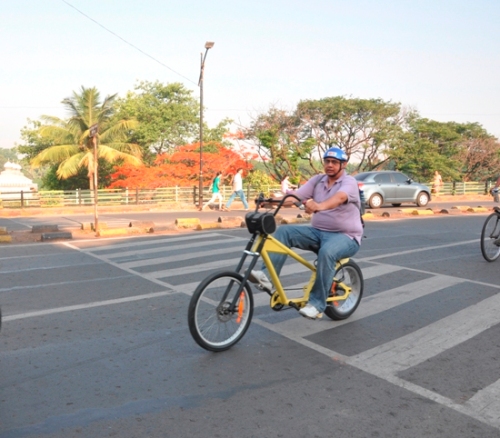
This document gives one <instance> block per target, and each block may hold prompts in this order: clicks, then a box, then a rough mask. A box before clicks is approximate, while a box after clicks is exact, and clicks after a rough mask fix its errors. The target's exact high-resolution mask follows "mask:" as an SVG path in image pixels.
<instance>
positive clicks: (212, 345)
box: [188, 271, 253, 352]
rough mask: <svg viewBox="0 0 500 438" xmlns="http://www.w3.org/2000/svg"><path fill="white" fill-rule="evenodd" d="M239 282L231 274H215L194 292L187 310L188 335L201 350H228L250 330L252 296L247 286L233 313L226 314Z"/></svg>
mask: <svg viewBox="0 0 500 438" xmlns="http://www.w3.org/2000/svg"><path fill="white" fill-rule="evenodd" d="M242 281H243V277H242V276H241V275H240V274H238V273H236V272H234V271H223V272H216V273H214V274H212V275H210V276H208V277H207V278H205V279H204V280H203V281H202V282H201V283H200V284H199V285H198V287H197V288H196V290H195V291H194V293H193V296H192V297H191V301H190V303H189V308H188V325H189V331H190V332H191V336H192V337H193V339H194V340H195V341H196V343H197V344H198V345H199V346H200V347H202V348H204V349H205V350H209V351H213V352H220V351H224V350H227V349H229V348H231V347H232V346H233V345H234V344H236V343H237V342H238V341H239V340H240V339H241V338H242V337H243V335H244V334H245V333H246V331H247V329H248V327H249V326H250V322H251V321H252V315H253V295H252V290H251V288H250V286H249V285H248V283H246V284H245V286H244V287H243V290H242V292H241V296H240V298H239V299H238V302H237V304H236V309H235V311H233V312H230V311H229V310H228V309H229V305H230V303H231V302H232V301H233V299H234V297H235V294H236V293H237V292H238V289H239V288H240V285H241V283H242ZM228 288H229V289H228ZM227 290H228V295H226V298H225V299H224V300H223V297H224V295H225V292H226V291H227Z"/></svg>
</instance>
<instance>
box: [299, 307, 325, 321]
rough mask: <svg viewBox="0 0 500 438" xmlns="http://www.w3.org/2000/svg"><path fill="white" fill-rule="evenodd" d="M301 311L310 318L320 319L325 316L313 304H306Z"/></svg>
mask: <svg viewBox="0 0 500 438" xmlns="http://www.w3.org/2000/svg"><path fill="white" fill-rule="evenodd" d="M299 313H300V314H301V315H302V316H305V317H306V318H309V319H320V318H322V317H323V314H322V313H321V312H320V311H319V310H318V309H316V307H314V306H312V305H311V304H306V305H305V306H304V307H302V309H300V310H299Z"/></svg>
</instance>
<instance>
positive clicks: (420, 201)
mask: <svg viewBox="0 0 500 438" xmlns="http://www.w3.org/2000/svg"><path fill="white" fill-rule="evenodd" d="M428 203H429V195H428V194H427V193H425V192H420V193H419V194H418V196H417V205H418V206H419V207H425V206H426V205H427V204H428Z"/></svg>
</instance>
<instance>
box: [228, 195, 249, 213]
mask: <svg viewBox="0 0 500 438" xmlns="http://www.w3.org/2000/svg"><path fill="white" fill-rule="evenodd" d="M236 196H239V197H240V199H241V202H243V206H244V207H245V209H246V210H248V202H247V199H246V198H245V192H244V191H243V190H236V191H235V192H233V193H232V195H231V196H230V197H229V199H228V200H227V204H226V208H229V206H230V205H231V204H232V203H233V201H234V198H236Z"/></svg>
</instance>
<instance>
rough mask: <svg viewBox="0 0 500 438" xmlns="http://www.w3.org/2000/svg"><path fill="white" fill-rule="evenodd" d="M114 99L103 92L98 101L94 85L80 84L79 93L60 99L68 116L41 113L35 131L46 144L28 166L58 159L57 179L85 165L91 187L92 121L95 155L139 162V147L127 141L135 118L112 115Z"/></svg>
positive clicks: (116, 160)
mask: <svg viewBox="0 0 500 438" xmlns="http://www.w3.org/2000/svg"><path fill="white" fill-rule="evenodd" d="M115 99H116V94H115V95H112V96H107V97H106V98H105V99H104V100H103V101H102V102H101V101H100V94H99V92H98V91H97V89H96V88H85V87H82V88H81V91H80V93H79V94H78V93H76V92H73V96H72V97H68V98H66V99H64V100H63V101H62V103H63V105H64V106H65V107H66V108H67V110H69V112H70V114H71V117H70V118H69V119H68V120H62V119H60V118H58V117H53V116H42V118H41V119H42V122H43V124H42V125H41V126H40V128H39V134H40V136H41V138H42V140H47V141H48V142H50V146H48V147H46V148H44V149H43V150H42V151H41V152H39V153H38V154H37V155H36V156H35V157H33V158H32V160H31V164H32V166H34V167H38V166H40V165H43V164H46V163H48V164H54V163H58V164H59V165H58V168H57V172H56V174H57V177H58V178H60V179H67V178H69V177H72V176H74V175H77V174H78V172H79V170H80V169H81V168H82V167H84V168H86V169H87V177H88V179H89V187H90V189H91V190H93V189H94V144H93V139H92V138H91V137H90V131H89V129H90V127H91V126H92V125H95V124H97V126H98V133H97V140H98V147H97V156H98V158H99V159H102V160H104V161H107V162H109V163H114V162H122V163H129V164H135V165H137V164H140V163H141V160H140V157H141V149H140V147H139V146H138V145H136V144H133V143H130V142H129V141H128V136H129V134H130V132H131V130H132V129H134V128H136V127H137V121H136V120H134V119H131V118H122V119H117V118H115V117H114V114H115V107H114V101H115Z"/></svg>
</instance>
